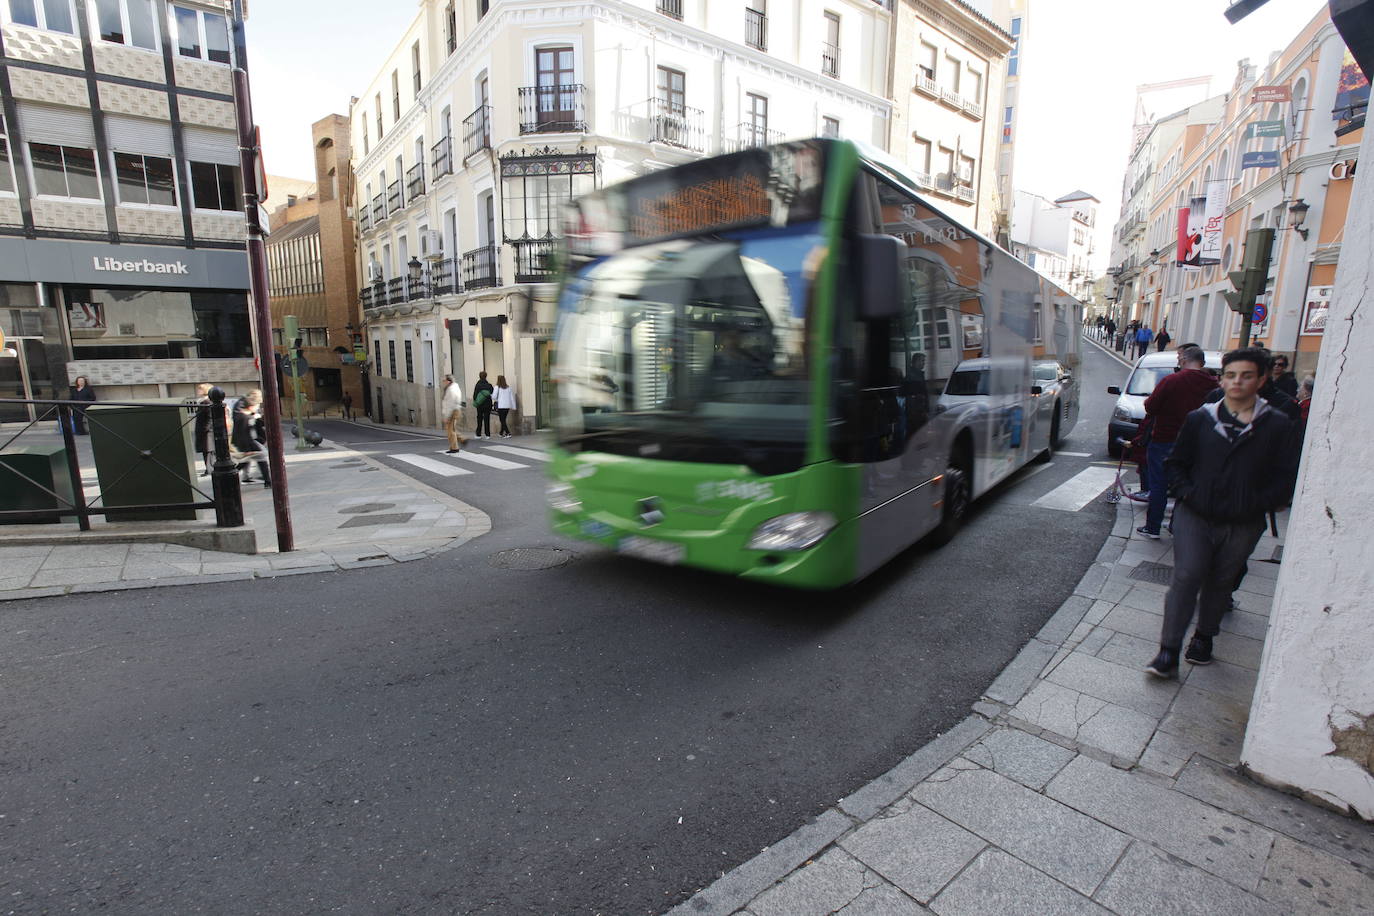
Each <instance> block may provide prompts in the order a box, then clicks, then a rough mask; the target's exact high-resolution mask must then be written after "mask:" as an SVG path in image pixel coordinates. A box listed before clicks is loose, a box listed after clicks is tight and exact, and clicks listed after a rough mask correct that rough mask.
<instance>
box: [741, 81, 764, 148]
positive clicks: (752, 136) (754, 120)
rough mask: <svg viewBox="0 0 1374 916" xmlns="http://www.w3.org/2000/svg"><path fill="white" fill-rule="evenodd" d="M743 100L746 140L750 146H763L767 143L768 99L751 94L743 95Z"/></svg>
mask: <svg viewBox="0 0 1374 916" xmlns="http://www.w3.org/2000/svg"><path fill="white" fill-rule="evenodd" d="M745 99H746V104H745V111H746V113H747V120H746V121H745V129H746V131H747V132H748V137H747V139H748V141H749V143H750V145H752V146H763V145H764V144H766V143H767V142H768V99H767V98H766V97H764V96H761V95H755V94H754V93H752V92H747V93H745Z"/></svg>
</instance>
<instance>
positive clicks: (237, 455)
mask: <svg viewBox="0 0 1374 916" xmlns="http://www.w3.org/2000/svg"><path fill="white" fill-rule="evenodd" d="M261 405H262V392H261V391H259V390H258V389H256V388H254V389H253V390H252V391H250V392H248V394H246V395H244V396H243V398H241V399H240V400H239V402H238V405H237V406H236V407H235V408H234V417H233V426H232V433H231V434H230V437H229V445H230V455H231V457H233V459H234V461H235V462H236V463H237V465H238V467H239V468H240V469H241V470H242V471H243V482H244V483H252V482H253V472H252V470H251V469H250V468H249V467H248V463H249V462H250V461H256V462H257V463H258V475H259V476H260V477H262V485H263V486H264V487H270V486H272V472H271V471H270V470H268V467H267V428H266V425H265V424H264V422H263V419H262V409H261Z"/></svg>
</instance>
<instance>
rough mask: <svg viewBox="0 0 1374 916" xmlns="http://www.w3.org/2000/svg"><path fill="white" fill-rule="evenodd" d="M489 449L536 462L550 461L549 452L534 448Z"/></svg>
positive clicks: (509, 446) (498, 446)
mask: <svg viewBox="0 0 1374 916" xmlns="http://www.w3.org/2000/svg"><path fill="white" fill-rule="evenodd" d="M487 449H488V450H489V451H493V452H505V453H506V454H508V455H519V456H520V457H522V458H533V459H534V460H535V461H549V460H550V456H549V454H548V453H547V452H539V451H535V450H534V449H532V448H516V447H515V446H513V445H488V446H487Z"/></svg>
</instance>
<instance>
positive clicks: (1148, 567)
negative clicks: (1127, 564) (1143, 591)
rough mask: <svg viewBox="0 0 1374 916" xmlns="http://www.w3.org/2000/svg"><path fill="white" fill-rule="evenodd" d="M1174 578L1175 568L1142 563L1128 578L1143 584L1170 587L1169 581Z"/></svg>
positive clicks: (1159, 564) (1160, 564)
mask: <svg viewBox="0 0 1374 916" xmlns="http://www.w3.org/2000/svg"><path fill="white" fill-rule="evenodd" d="M1173 577H1174V568H1173V567H1172V566H1165V565H1164V564H1163V563H1141V564H1140V565H1139V566H1137V567H1136V568H1135V569H1133V570H1131V574H1130V576H1129V577H1128V578H1131V579H1138V580H1140V581H1141V582H1153V583H1154V584H1155V585H1168V584H1169V580H1170V579H1172V578H1173Z"/></svg>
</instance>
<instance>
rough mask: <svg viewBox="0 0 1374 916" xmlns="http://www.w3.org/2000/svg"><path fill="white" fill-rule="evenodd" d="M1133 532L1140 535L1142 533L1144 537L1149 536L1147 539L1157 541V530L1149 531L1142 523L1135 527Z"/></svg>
mask: <svg viewBox="0 0 1374 916" xmlns="http://www.w3.org/2000/svg"><path fill="white" fill-rule="evenodd" d="M1135 533H1136V534H1140V535H1144V536H1145V537H1147V538H1149V539H1150V540H1152V541H1157V540H1159V532H1158V531H1151V530H1150V529H1149V528H1146V527H1145V526H1144V525H1141V526H1140V527H1139V528H1137V529H1136V530H1135Z"/></svg>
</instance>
